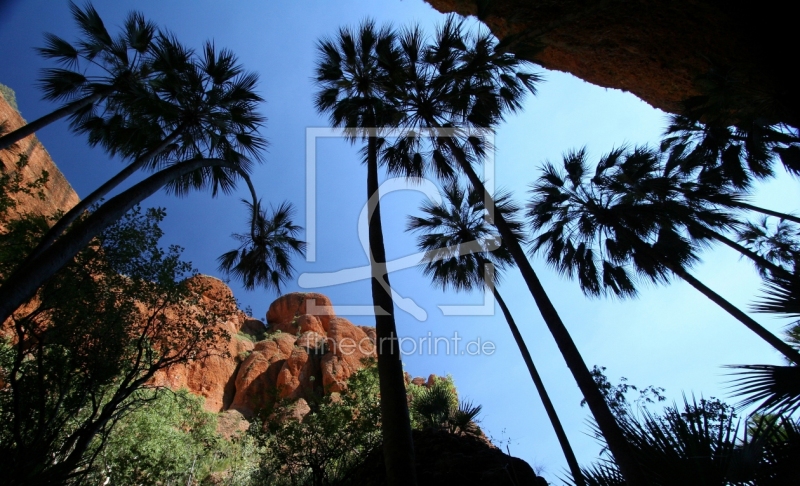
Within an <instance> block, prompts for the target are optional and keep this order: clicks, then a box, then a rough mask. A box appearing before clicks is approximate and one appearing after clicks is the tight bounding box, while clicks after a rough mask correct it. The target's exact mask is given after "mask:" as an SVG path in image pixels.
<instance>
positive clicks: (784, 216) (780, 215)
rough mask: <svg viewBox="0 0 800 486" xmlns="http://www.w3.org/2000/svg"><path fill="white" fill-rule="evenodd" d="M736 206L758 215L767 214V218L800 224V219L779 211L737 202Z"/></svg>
mask: <svg viewBox="0 0 800 486" xmlns="http://www.w3.org/2000/svg"><path fill="white" fill-rule="evenodd" d="M734 206H735V207H738V208H742V209H749V210H750V211H755V212H757V213H761V214H766V215H767V216H775V217H776V218H780V219H786V220H788V221H793V222H795V223H798V224H800V218H798V217H797V216H794V215H791V214H786V213H781V212H778V211H773V210H771V209H766V208H761V207H758V206H753V205H752V204H748V203H746V202H737V203H736V204H735V205H734Z"/></svg>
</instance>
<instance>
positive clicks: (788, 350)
mask: <svg viewBox="0 0 800 486" xmlns="http://www.w3.org/2000/svg"><path fill="white" fill-rule="evenodd" d="M665 265H666V267H667V268H669V269H670V271H672V273H674V274H675V275H677V276H679V277H680V278H682V279H683V280H685V281H686V282H687V283H688V284H689V285H691V286H692V287H694V288H695V289H697V290H699V291H700V293H702V294H703V295H705V296H706V297H708V298H709V299H710V300H711V301H712V302H714V303H715V304H717V305H718V306H720V307H722V308H723V309H725V312H727V313H728V314H730V315H732V316H733V317H734V318H736V319H737V320H738V321H739V322H741V323H742V324H744V325H745V326H747V328H748V329H750V330H751V331H753V332H754V333H756V334H757V335H758V336H759V337H760V338H761V339H763V340H764V341H766V342H767V343H769V344H770V345H772V347H773V348H775V349H777V350H778V352H780V353H781V354H783V355H784V356H785V357H786V358H787V359H789V360H790V361H792V362H793V363H796V364H800V353H798V352H797V350H795V349H794V348H792V347H791V346H790V345H789V344H788V343H786V342H784V341H783V340H782V339H780V338H779V337H778V336H776V335H774V334H772V333H771V332H769V331H768V330H766V329H765V328H764V327H763V326H762V325H761V324H759V323H757V322H756V321H755V320H753V319H752V318H751V317H750V316H748V315H747V314H745V313H744V312H742V310H741V309H739V308H738V307H736V306H735V305H733V304H731V303H730V302H728V301H727V300H725V299H724V298H722V296H721V295H719V294H717V293H716V292H714V291H713V290H711V289H710V288H708V287H706V286H705V285H704V284H703V283H702V282H700V281H699V280H697V279H696V278H695V277H694V276H692V275H691V274H690V273H689V272H687V271H686V270H684V269H683V268H681V267H679V266H677V265H672V264H671V263H669V262H666V263H665Z"/></svg>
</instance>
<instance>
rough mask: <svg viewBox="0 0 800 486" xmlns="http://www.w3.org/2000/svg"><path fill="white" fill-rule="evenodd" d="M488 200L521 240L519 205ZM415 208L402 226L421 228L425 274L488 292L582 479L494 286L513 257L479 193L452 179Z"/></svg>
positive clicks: (442, 282) (505, 197)
mask: <svg viewBox="0 0 800 486" xmlns="http://www.w3.org/2000/svg"><path fill="white" fill-rule="evenodd" d="M494 199H495V204H496V206H495V211H497V212H502V213H503V214H504V215H505V216H506V219H507V221H508V222H509V224H511V225H512V227H513V229H514V232H515V233H516V234H517V236H518V237H519V239H520V240H523V239H524V238H523V237H522V229H523V225H522V224H521V223H519V222H517V221H515V220H514V214H515V213H516V212H518V210H519V208H517V207H515V206H514V205H513V204H512V202H511V200H510V196H508V195H500V196H496V197H495V198H494ZM420 209H421V211H422V212H423V214H424V216H423V217H417V216H413V217H409V221H408V225H407V228H408V230H410V231H418V232H420V233H421V235H420V236H419V238H418V239H417V247H418V248H419V249H420V250H421V251H424V252H425V257H424V258H423V260H422V262H423V263H425V267H424V270H423V271H424V273H425V275H427V276H429V277H431V279H432V280H433V283H434V284H435V285H437V286H439V287H441V288H442V289H443V290H446V289H447V288H448V287H452V288H453V289H455V290H457V291H459V290H465V291H470V290H474V289H476V288H481V287H484V286H485V287H486V288H487V289H489V290H491V291H492V293H493V294H494V296H495V299H496V300H497V303H498V304H499V305H500V309H501V310H502V311H503V316H505V318H506V322H508V327H509V328H510V329H511V334H513V336H514V340H515V341H516V343H517V346H518V347H519V350H520V353H522V357H523V359H524V360H525V364H526V366H527V367H528V372H529V373H530V375H531V379H533V383H534V385H535V386H536V391H537V392H538V393H539V397H540V398H541V399H542V403H543V404H544V408H545V410H546V411H547V416H548V418H549V419H550V423H551V424H552V425H553V429H554V430H555V432H556V436H557V437H558V441H559V444H560V445H561V449H562V450H563V452H564V456H565V458H566V460H567V464H568V465H569V468H570V471H571V473H572V476H573V478H576V479H575V481H576V483H577V484H582V482H581V480H580V478H581V469H580V466H579V465H578V461H577V459H576V458H575V453H574V452H573V451H572V446H570V443H569V440H568V439H567V435H566V432H564V428H563V427H562V425H561V421H560V420H559V418H558V414H557V413H556V410H555V407H554V406H553V402H552V401H551V400H550V396H549V395H548V393H547V390H546V389H545V386H544V382H543V381H542V378H541V376H539V372H538V371H537V370H536V366H535V365H534V364H533V359H532V358H531V354H530V352H529V351H528V347H527V345H526V344H525V341H524V340H523V338H522V334H521V333H520V332H519V329H518V328H517V325H516V322H515V321H514V318H513V317H512V315H511V311H510V310H509V309H508V306H507V305H506V303H505V301H504V300H503V298H502V297H501V295H500V291H499V290H498V289H497V284H498V283H499V279H500V273H501V272H502V270H503V269H504V268H505V267H506V266H508V265H513V259H512V258H511V255H510V254H509V252H508V249H507V248H506V247H505V246H504V245H502V244H501V239H500V237H499V235H497V234H496V232H495V229H494V227H493V226H491V225H490V224H488V223H487V222H486V220H485V216H486V210H485V207H484V197H483V194H481V193H479V192H477V191H475V190H474V189H473V190H472V191H469V192H465V191H464V190H463V189H461V188H460V187H459V185H458V183H457V182H453V183H451V184H448V185H447V186H445V188H444V203H443V204H441V205H439V204H435V203H433V202H431V201H426V202H425V203H423V205H422V207H421V208H420Z"/></svg>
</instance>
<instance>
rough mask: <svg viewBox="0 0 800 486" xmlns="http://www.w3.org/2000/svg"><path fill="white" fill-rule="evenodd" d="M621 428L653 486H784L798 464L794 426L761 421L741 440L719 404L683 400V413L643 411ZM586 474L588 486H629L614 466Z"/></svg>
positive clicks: (736, 426) (629, 417) (728, 410)
mask: <svg viewBox="0 0 800 486" xmlns="http://www.w3.org/2000/svg"><path fill="white" fill-rule="evenodd" d="M622 426H623V429H624V431H625V435H626V438H627V439H628V440H629V442H630V443H631V445H632V447H633V448H634V451H635V455H636V458H637V461H638V462H639V464H641V467H642V470H643V471H644V472H645V475H646V479H647V481H648V484H653V485H664V486H667V485H683V484H704V485H720V486H722V485H728V484H759V485H760V484H765V485H772V484H775V485H779V484H785V483H782V482H781V481H783V480H785V479H786V477H791V476H786V475H785V471H786V468H787V466H789V467H790V468H791V467H793V466H790V465H791V464H795V462H794V461H795V460H796V459H797V453H798V450H799V449H798V445H800V440H798V437H800V436H797V437H796V436H795V435H796V434H795V432H796V429H797V427H796V424H794V423H793V422H792V421H791V420H787V419H783V418H780V417H778V418H772V419H768V420H762V421H760V422H759V423H758V424H756V425H755V426H753V427H750V428H749V430H747V431H746V432H744V434H742V433H740V430H741V428H740V423H739V422H738V421H737V420H736V417H735V415H734V414H733V413H732V409H731V408H730V407H725V406H724V404H722V403H721V402H718V401H714V400H700V402H699V403H698V402H697V401H695V400H694V399H693V400H692V401H691V402H689V401H688V400H686V398H684V404H683V408H682V411H679V410H678V408H677V406H673V407H669V408H667V409H666V410H665V413H664V414H663V415H655V414H653V413H650V412H648V411H646V410H643V411H642V416H641V417H640V418H636V416H635V415H633V414H629V415H627V416H626V419H625V420H624V421H623V424H622ZM583 472H584V476H585V478H586V483H587V484H589V485H598V486H612V485H613V486H617V485H623V484H625V482H624V481H623V480H622V477H621V475H620V474H619V470H618V468H617V466H616V464H615V463H614V462H613V460H603V461H600V462H599V463H597V464H594V465H593V466H591V467H589V468H586V469H584V470H583ZM792 474H794V471H792Z"/></svg>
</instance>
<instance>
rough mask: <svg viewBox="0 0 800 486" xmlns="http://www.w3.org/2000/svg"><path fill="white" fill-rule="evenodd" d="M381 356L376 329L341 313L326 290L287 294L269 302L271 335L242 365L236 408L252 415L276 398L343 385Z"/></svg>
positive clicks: (320, 392)
mask: <svg viewBox="0 0 800 486" xmlns="http://www.w3.org/2000/svg"><path fill="white" fill-rule="evenodd" d="M376 356H377V355H376V350H375V333H374V330H372V329H371V328H364V327H361V326H356V325H355V324H353V323H352V322H350V321H349V320H347V319H345V318H342V317H336V315H335V313H334V311H333V305H332V304H331V302H330V300H329V299H328V298H327V297H326V296H324V295H322V294H316V293H299V292H298V293H291V294H286V295H284V296H282V297H280V298H278V299H277V300H276V301H275V302H273V303H272V305H270V307H269V311H268V312H267V338H266V339H265V340H263V341H259V342H257V343H256V344H255V346H254V347H253V350H252V352H251V353H250V354H249V355H248V356H247V358H245V360H244V361H243V362H242V363H241V366H240V367H239V370H238V372H237V374H236V379H235V389H236V392H235V395H234V398H233V402H232V403H231V405H230V408H231V409H232V410H237V411H239V412H240V413H242V414H243V415H244V416H245V417H251V416H252V415H253V414H254V413H255V412H256V411H258V410H259V409H260V408H265V407H267V406H268V405H269V404H270V403H272V402H273V401H274V400H276V399H280V398H288V399H295V400H303V401H306V400H310V399H311V398H312V397H314V396H322V395H324V394H328V393H333V392H339V391H342V390H343V389H344V387H345V386H346V383H347V379H348V378H350V376H351V375H352V374H353V373H355V372H356V371H358V370H360V369H362V368H363V367H364V365H365V362H366V360H369V359H372V358H375V357H376Z"/></svg>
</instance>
